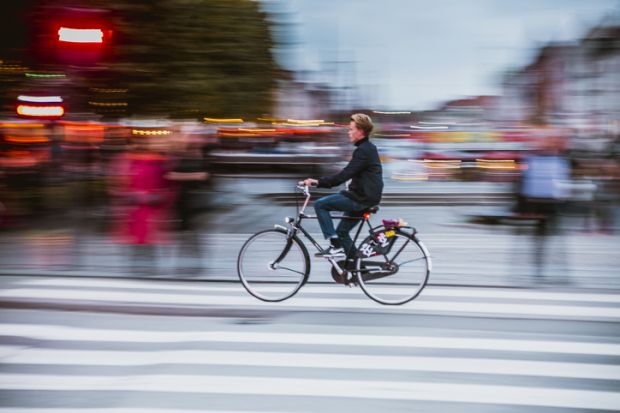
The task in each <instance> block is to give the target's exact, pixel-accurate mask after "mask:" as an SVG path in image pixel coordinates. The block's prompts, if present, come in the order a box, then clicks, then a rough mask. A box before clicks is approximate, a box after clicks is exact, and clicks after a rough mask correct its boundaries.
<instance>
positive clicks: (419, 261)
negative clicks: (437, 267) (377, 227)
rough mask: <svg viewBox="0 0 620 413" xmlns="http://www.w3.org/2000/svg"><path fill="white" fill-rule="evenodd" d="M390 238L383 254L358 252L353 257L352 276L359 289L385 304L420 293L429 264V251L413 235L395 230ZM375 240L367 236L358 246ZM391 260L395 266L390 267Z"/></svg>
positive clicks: (372, 242)
mask: <svg viewBox="0 0 620 413" xmlns="http://www.w3.org/2000/svg"><path fill="white" fill-rule="evenodd" d="M393 237H395V239H394V240H391V241H392V242H391V244H390V247H389V248H388V250H387V251H386V252H385V253H383V254H380V253H376V252H373V253H370V254H368V253H366V254H358V257H357V258H356V260H355V277H356V279H357V282H358V284H359V286H360V287H361V288H362V291H364V293H365V294H366V295H367V296H368V297H369V298H370V299H372V300H374V301H376V302H378V303H380V304H384V305H402V304H405V303H408V302H409V301H411V300H413V299H414V298H416V297H417V296H418V295H420V293H421V292H422V290H423V289H424V287H425V286H426V283H427V282H428V278H429V275H430V271H431V267H432V263H431V258H430V255H429V253H428V250H427V249H426V247H425V246H424V244H422V242H421V241H420V240H419V239H418V238H417V237H416V236H415V235H413V234H408V233H406V232H404V231H402V230H394V235H393ZM375 243H376V241H375V239H374V237H373V235H369V236H368V237H367V238H366V239H365V240H364V241H363V242H362V243H361V244H360V247H362V246H365V245H375ZM367 251H368V249H367ZM390 261H393V264H396V265H395V266H392V267H390V265H389V264H388V263H389V262H390Z"/></svg>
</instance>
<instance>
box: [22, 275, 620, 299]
mask: <svg viewBox="0 0 620 413" xmlns="http://www.w3.org/2000/svg"><path fill="white" fill-rule="evenodd" d="M20 284H21V285H25V286H37V287H73V288H79V287H88V288H116V289H144V290H151V291H167V292H173V291H179V292H181V291H187V292H211V291H212V292H218V291H221V292H224V291H235V292H236V291H239V284H233V285H222V284H214V283H210V284H205V283H201V284H197V283H191V284H190V285H186V284H176V283H168V282H165V283H163V282H162V283H159V282H148V281H147V282H144V281H135V280H92V279H66V278H54V279H36V280H24V281H23V282H21V283H20ZM279 290H281V289H278V288H276V287H274V288H272V289H269V291H270V292H275V291H279ZM301 291H302V292H308V293H313V294H314V293H316V294H329V293H337V294H356V295H357V294H358V292H359V291H358V290H354V289H349V288H342V286H339V285H329V286H320V285H305V286H304V287H303V289H302V290H301ZM422 296H423V297H462V298H503V299H515V300H545V301H580V302H589V303H590V302H591V303H620V294H612V293H601V294H591V293H565V292H549V291H518V290H517V291H511V290H508V291H506V290H499V289H484V290H481V289H475V288H443V287H441V288H438V287H426V288H425V289H424V292H423V295H422Z"/></svg>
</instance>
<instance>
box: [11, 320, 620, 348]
mask: <svg viewBox="0 0 620 413" xmlns="http://www.w3.org/2000/svg"><path fill="white" fill-rule="evenodd" d="M0 335H1V336H7V337H11V336H12V337H24V338H30V339H36V340H54V341H83V342H124V343H181V342H185V343H190V342H231V343H263V344H264V343H269V344H306V345H326V346H334V345H337V346H338V345H340V346H361V347H365V346H370V347H379V346H380V347H387V348H398V347H402V348H432V349H455V350H457V349H458V350H490V351H511V352H535V353H556V354H557V353H563V354H590V355H601V356H620V344H616V343H596V342H587V341H581V342H577V341H573V342H569V341H551V340H512V339H493V338H464V337H433V336H398V335H382V336H377V335H372V334H371V335H364V334H320V333H314V334H311V333H276V332H239V331H153V330H142V331H136V330H114V329H94V328H82V327H69V326H61V325H46V324H17V323H3V324H0Z"/></svg>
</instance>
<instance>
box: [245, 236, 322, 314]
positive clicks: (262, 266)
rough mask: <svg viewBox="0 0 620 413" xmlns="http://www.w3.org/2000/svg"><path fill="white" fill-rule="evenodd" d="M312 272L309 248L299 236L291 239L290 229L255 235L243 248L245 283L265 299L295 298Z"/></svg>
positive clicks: (258, 296) (248, 289)
mask: <svg viewBox="0 0 620 413" xmlns="http://www.w3.org/2000/svg"><path fill="white" fill-rule="evenodd" d="M268 257H276V259H275V260H273V259H270V258H268ZM274 264H277V265H274ZM279 269H281V270H283V271H277V270H279ZM309 271H310V262H309V257H308V251H307V250H306V248H305V247H304V246H303V244H302V243H301V242H300V241H299V240H298V239H297V238H287V235H286V232H285V231H281V230H278V229H271V230H266V231H261V232H258V233H256V234H254V235H252V236H251V237H250V238H249V239H248V240H247V241H246V242H245V244H244V245H243V247H241V251H240V252H239V258H238V260H237V272H238V274H239V279H240V280H241V283H242V284H243V286H244V287H245V289H246V290H247V291H248V292H249V293H250V294H252V295H253V296H254V297H256V298H258V299H260V300H263V301H270V302H274V301H282V300H285V299H287V298H289V297H292V296H293V295H294V294H295V293H296V292H297V291H299V289H300V288H301V286H302V285H303V284H304V283H305V281H306V279H307V277H308V273H309Z"/></svg>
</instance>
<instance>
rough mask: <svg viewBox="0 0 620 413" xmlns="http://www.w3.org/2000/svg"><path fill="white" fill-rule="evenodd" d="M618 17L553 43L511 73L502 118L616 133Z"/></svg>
mask: <svg viewBox="0 0 620 413" xmlns="http://www.w3.org/2000/svg"><path fill="white" fill-rule="evenodd" d="M619 73H620V22H619V19H618V18H610V19H608V20H607V21H604V22H603V23H601V24H600V25H599V26H597V27H594V28H592V29H591V30H590V31H589V32H588V33H587V34H586V35H585V36H584V37H583V38H582V39H581V40H579V41H578V42H577V43H574V44H549V45H547V46H545V47H543V48H541V49H540V50H539V51H538V53H537V54H536V56H535V58H534V59H533V61H532V62H531V63H530V64H528V65H526V66H524V67H523V68H521V69H519V70H516V71H513V72H511V73H509V74H507V75H506V76H505V77H504V80H503V85H502V86H503V93H502V96H501V100H500V102H499V107H500V111H499V116H500V119H499V120H501V121H503V122H508V123H514V124H546V125H558V126H567V127H570V128H572V129H574V130H575V131H576V133H577V134H579V135H587V136H590V137H593V136H597V137H600V136H601V135H606V136H609V137H611V136H613V135H614V134H616V135H617V133H618V129H617V128H618V121H619V119H620V76H619V75H618V74H619Z"/></svg>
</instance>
